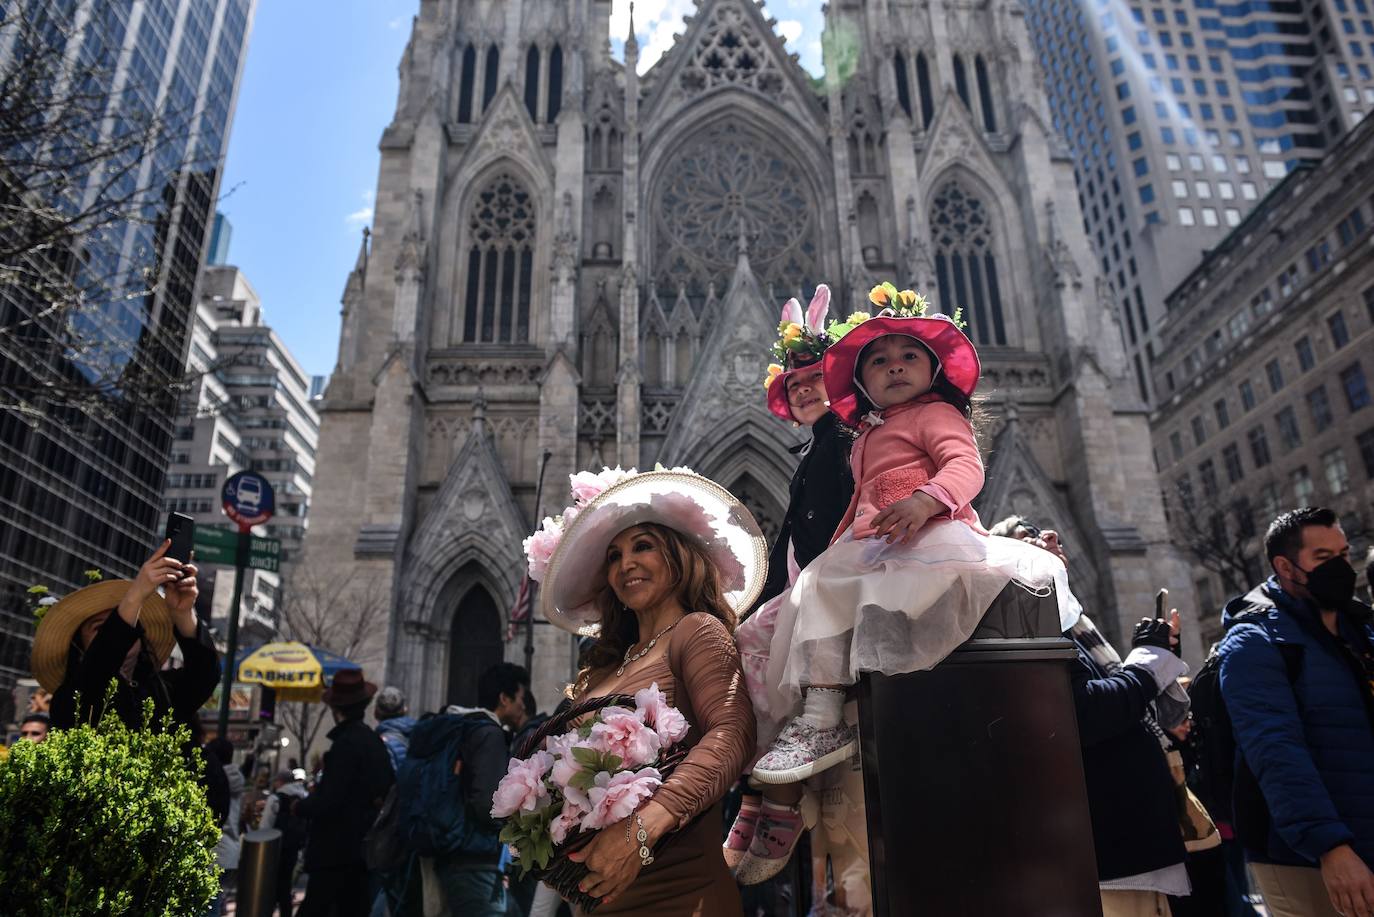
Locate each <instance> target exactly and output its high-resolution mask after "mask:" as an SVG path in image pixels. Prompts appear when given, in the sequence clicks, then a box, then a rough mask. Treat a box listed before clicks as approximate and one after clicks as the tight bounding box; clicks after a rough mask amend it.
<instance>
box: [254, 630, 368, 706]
mask: <svg viewBox="0 0 1374 917" xmlns="http://www.w3.org/2000/svg"><path fill="white" fill-rule="evenodd" d="M237 657H238V658H237V660H236V663H237V664H236V665H235V669H236V670H237V675H238V680H239V681H241V682H246V683H249V684H259V685H265V686H267V687H269V688H272V689H273V690H275V691H276V692H277V698H278V699H279V700H296V701H318V700H319V699H320V695H321V694H323V693H324V689H325V688H326V687H327V686H328V685H329V684H330V683H331V682H332V681H333V680H334V675H335V673H336V672H339V671H340V670H342V669H356V668H358V665H357V663H354V662H350V661H349V660H347V659H345V658H344V657H342V656H340V655H339V654H338V653H331V652H330V651H329V650H326V649H320V648H319V647H317V646H307V645H306V644H304V643H297V642H295V641H294V640H288V641H283V642H279V643H264V644H263V645H262V646H258V647H245V648H243V649H241V650H239V651H238V654H237Z"/></svg>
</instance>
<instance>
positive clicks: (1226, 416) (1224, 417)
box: [1212, 398, 1231, 430]
mask: <svg viewBox="0 0 1374 917" xmlns="http://www.w3.org/2000/svg"><path fill="white" fill-rule="evenodd" d="M1212 410H1213V411H1215V412H1216V415H1217V429H1218V430H1225V429H1226V428H1227V427H1229V426H1230V425H1231V413H1230V411H1228V410H1227V408H1226V399H1225V398H1218V399H1217V400H1216V401H1214V402H1213V403H1212Z"/></svg>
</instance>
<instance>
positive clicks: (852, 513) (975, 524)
mask: <svg viewBox="0 0 1374 917" xmlns="http://www.w3.org/2000/svg"><path fill="white" fill-rule="evenodd" d="M923 397H925V398H929V399H930V400H917V401H908V402H905V403H903V404H899V405H894V406H893V407H890V408H888V409H886V410H885V411H883V412H882V421H883V422H882V423H881V424H875V425H873V426H870V427H868V428H867V429H865V430H864V432H863V433H861V434H860V435H859V438H858V439H857V440H856V441H855V443H854V448H853V450H852V451H851V452H850V456H849V462H850V465H851V467H852V468H853V469H854V485H855V486H854V497H853V499H852V500H850V502H849V509H848V511H846V513H845V516H844V519H843V521H841V522H840V525H839V528H837V529H836V530H835V538H836V539H837V538H839V536H840V534H841V533H842V532H844V530H845V529H846V528H848V527H849V525H850V524H851V523H853V525H854V537H856V538H867V537H869V536H871V535H872V534H873V533H874V527H873V523H872V519H873V517H874V516H876V515H877V514H878V512H879V511H880V510H882V509H884V508H886V507H888V506H891V505H892V504H893V503H896V502H897V501H898V500H904V499H906V498H907V497H909V496H911V495H912V494H914V493H916V492H917V491H918V490H919V491H922V492H924V493H927V494H929V495H930V496H932V497H934V498H935V499H936V500H939V501H940V502H941V503H943V504H944V505H945V507H946V509H947V512H946V513H943V514H941V516H940V517H937V518H949V519H957V520H959V521H960V522H964V523H967V524H968V525H969V526H971V527H972V528H974V529H975V530H976V531H979V532H982V531H984V529H983V527H982V525H981V524H980V523H979V521H978V514H977V513H976V512H974V511H973V507H972V506H970V505H969V504H971V503H972V502H973V498H974V497H976V496H978V492H979V491H980V490H982V489H983V460H982V459H981V458H980V457H979V455H978V444H977V442H976V441H975V440H974V438H973V428H972V427H971V426H969V422H968V420H967V419H965V418H964V415H962V414H960V413H959V411H958V410H957V409H956V408H955V407H954V406H953V405H951V404H949V403H948V402H945V401H940V400H937V399H936V397H935V396H923ZM832 542H833V539H832Z"/></svg>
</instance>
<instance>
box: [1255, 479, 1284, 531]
mask: <svg viewBox="0 0 1374 917" xmlns="http://www.w3.org/2000/svg"><path fill="white" fill-rule="evenodd" d="M1281 504H1282V500H1281V499H1280V497H1279V485H1277V484H1273V483H1270V484H1265V485H1264V486H1263V487H1261V488H1260V491H1259V512H1260V518H1262V519H1264V524H1265V525H1266V526H1267V525H1268V524H1269V522H1270V520H1272V519H1273V518H1274V517H1275V516H1277V515H1278V514H1279V507H1280V505H1281Z"/></svg>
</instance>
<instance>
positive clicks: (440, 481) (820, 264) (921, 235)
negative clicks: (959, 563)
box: [306, 0, 1191, 709]
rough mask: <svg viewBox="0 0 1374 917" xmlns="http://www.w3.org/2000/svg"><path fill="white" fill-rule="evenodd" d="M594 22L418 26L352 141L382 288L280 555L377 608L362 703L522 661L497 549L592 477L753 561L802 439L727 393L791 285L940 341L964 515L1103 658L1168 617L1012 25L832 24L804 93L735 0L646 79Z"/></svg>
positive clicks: (1159, 531) (1097, 330) (437, 7)
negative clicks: (969, 352)
mask: <svg viewBox="0 0 1374 917" xmlns="http://www.w3.org/2000/svg"><path fill="white" fill-rule="evenodd" d="M610 13H611V3H610V0H480V2H479V0H424V2H423V3H421V5H420V14H419V16H418V17H417V18H416V20H415V23H414V27H413V33H412V36H411V41H410V43H409V45H408V46H407V50H406V53H405V56H404V58H403V60H402V64H401V69H402V81H401V82H402V90H401V93H400V98H399V99H398V104H397V109H396V113H395V116H394V118H393V120H392V122H391V124H389V125H388V126H387V127H386V129H385V131H384V132H383V134H382V138H381V159H382V161H381V168H380V171H379V175H378V185H377V193H376V200H377V214H376V218H375V222H374V225H373V227H372V229H373V233H372V237H371V246H370V249H369V252H368V256H367V257H368V263H371V264H373V265H374V267H375V266H377V265H383V266H385V270H375V269H374V270H371V271H370V272H368V273H366V283H363V282H362V281H363V274H362V273H358V272H355V276H353V277H351V278H350V280H349V283H348V289H347V292H346V294H345V303H344V307H345V321H344V334H343V338H344V344H343V345H341V348H340V359H339V364H338V367H337V369H336V372H335V374H334V377H333V379H332V380H331V384H330V386H329V390H328V397H327V400H326V401H325V404H324V409H323V411H322V418H323V421H322V429H321V434H320V446H319V455H320V458H319V468H320V471H319V474H318V475H317V477H316V480H315V485H316V493H317V495H318V496H317V499H316V501H315V507H314V508H313V509H312V521H311V530H310V534H309V537H308V538H307V541H306V553H307V558H306V563H307V564H309V565H311V566H313V567H315V568H317V569H318V570H319V572H320V573H321V574H322V575H327V576H331V575H332V576H338V577H350V578H352V580H354V581H357V582H358V583H360V584H362V585H365V586H367V588H370V589H373V590H375V591H377V592H378V593H380V594H383V595H385V596H386V598H387V601H386V603H385V604H386V607H387V608H388V609H389V612H388V617H387V621H386V623H385V626H384V627H379V630H378V633H377V636H376V639H375V646H373V647H371V648H370V652H371V653H372V655H371V656H369V657H368V658H367V660H366V661H367V662H369V664H370V665H371V666H372V671H374V672H376V674H377V676H378V677H384V678H386V680H387V681H389V682H392V683H396V684H399V685H401V686H402V687H403V688H405V689H406V690H407V691H408V692H409V693H410V696H411V699H412V703H413V704H414V705H415V706H417V707H425V708H430V709H433V708H435V707H437V706H440V705H442V704H444V703H448V702H459V703H472V702H474V701H475V696H474V695H473V693H472V692H473V690H474V689H475V678H476V673H477V672H480V671H481V670H482V669H483V668H485V667H486V666H487V665H489V664H491V663H492V662H494V661H498V660H500V659H502V658H510V659H512V660H515V661H521V660H522V648H521V647H520V646H518V645H515V644H507V643H505V642H504V640H503V638H502V635H503V634H504V633H505V632H506V626H507V624H508V623H509V622H508V616H509V614H510V612H511V609H512V608H513V606H514V605H515V600H516V596H517V594H518V593H519V589H520V580H521V571H522V569H523V563H524V561H523V557H522V553H521V540H522V539H523V538H524V536H525V535H526V534H527V533H528V532H529V531H530V530H531V529H532V528H533V527H534V525H535V524H536V523H537V522H538V519H537V516H536V513H540V514H547V513H550V512H553V511H555V510H556V509H557V508H558V507H559V506H560V505H561V503H560V501H561V499H562V498H563V496H564V494H563V489H564V486H565V482H566V480H567V477H566V476H567V475H568V474H569V473H571V472H573V471H576V470H578V469H580V468H584V467H587V466H588V465H589V464H591V463H592V462H593V461H595V460H598V459H601V458H604V459H605V460H607V461H609V462H611V463H616V462H618V463H620V464H622V465H624V466H627V467H628V466H631V465H635V466H639V467H641V468H642V467H646V466H652V465H653V464H654V463H655V462H662V463H663V464H665V465H679V464H687V465H691V466H693V467H694V468H696V469H697V470H699V471H701V472H702V473H704V474H706V475H708V476H710V477H712V478H714V479H716V480H717V481H719V482H720V483H721V484H722V485H724V486H726V487H728V488H730V489H731V490H732V491H734V492H735V493H736V494H738V495H739V496H740V498H741V499H742V500H743V501H744V502H745V503H746V504H747V505H748V506H749V507H750V508H751V509H752V510H753V511H754V512H755V514H756V515H757V516H758V517H759V518H760V519H761V520H762V522H763V525H764V527H765V530H768V531H772V530H774V529H775V526H776V524H777V521H778V520H779V519H780V517H781V515H782V512H783V509H784V507H785V506H786V504H787V499H788V482H789V478H790V476H791V473H792V470H793V467H794V464H795V457H794V456H793V454H792V453H791V452H789V451H788V450H789V447H791V446H794V445H796V444H797V442H798V441H799V434H798V431H795V430H793V429H792V428H791V427H789V426H787V425H785V424H780V423H778V422H777V421H776V419H775V418H773V417H772V416H771V415H770V414H769V413H768V412H767V410H766V408H765V407H764V405H763V401H762V398H761V397H760V389H759V386H758V378H759V373H760V372H761V369H762V367H763V365H764V364H765V363H766V362H767V361H766V351H767V347H768V344H769V342H770V340H771V335H772V334H773V329H775V328H776V322H777V309H778V306H779V304H780V302H781V301H782V300H783V299H785V298H786V297H788V296H791V295H797V296H800V297H802V299H803V301H805V300H806V299H808V298H809V297H810V295H811V292H812V290H813V289H814V286H815V284H817V283H819V282H822V281H824V282H828V283H830V284H832V286H833V287H834V288H835V289H836V291H837V293H840V295H839V296H838V297H837V299H838V302H837V306H836V311H839V310H840V309H842V308H845V307H849V306H852V305H857V303H856V301H857V300H859V299H861V298H862V296H863V293H864V291H866V290H867V289H868V287H869V286H871V285H872V284H873V283H875V282H877V281H880V280H884V279H895V280H897V281H899V282H901V283H903V284H907V283H914V284H915V285H917V286H919V287H920V288H921V289H922V290H923V292H925V293H927V294H928V295H929V296H930V297H931V298H932V299H933V300H934V301H936V302H937V303H939V305H940V306H941V307H942V308H943V309H945V310H946V311H952V310H953V309H954V308H961V309H962V310H963V313H964V315H965V317H966V318H967V320H968V321H969V324H970V333H971V335H972V336H973V338H974V340H975V341H976V343H977V344H978V346H979V349H980V352H981V354H982V357H983V363H984V367H985V383H984V394H985V395H986V396H987V398H988V403H989V407H990V410H991V413H992V414H993V417H994V419H993V421H992V423H991V425H990V428H989V430H988V431H987V434H988V435H987V439H986V445H987V446H989V447H990V450H991V451H990V452H989V454H988V456H987V460H988V462H989V463H990V467H995V468H996V469H997V474H998V480H997V481H990V482H989V486H988V487H987V488H985V490H984V493H983V495H982V497H981V498H980V502H979V503H978V504H977V508H978V510H979V512H980V513H981V514H982V516H983V518H984V520H985V521H986V522H989V523H991V522H993V521H995V520H996V519H998V518H1000V517H1001V516H1003V515H1006V514H1007V513H1010V512H1013V511H1014V512H1020V513H1024V514H1026V515H1028V516H1030V517H1032V518H1034V519H1035V520H1036V521H1038V522H1040V523H1041V524H1049V525H1054V526H1056V527H1058V528H1059V529H1060V530H1061V531H1063V532H1064V533H1065V538H1066V540H1068V541H1069V542H1070V543H1071V544H1075V545H1079V546H1081V547H1080V550H1079V551H1078V552H1076V555H1077V556H1076V557H1075V558H1074V563H1075V564H1077V566H1075V567H1074V569H1073V575H1074V579H1075V583H1076V584H1078V583H1081V584H1083V585H1082V588H1081V589H1079V594H1080V597H1081V598H1082V599H1083V600H1084V602H1085V604H1087V605H1090V606H1091V607H1093V608H1095V609H1096V610H1097V611H1098V613H1099V623H1100V624H1102V625H1103V626H1104V627H1105V628H1106V629H1107V630H1108V631H1109V632H1113V631H1115V630H1116V629H1117V627H1118V624H1117V618H1118V617H1119V618H1120V620H1121V621H1122V622H1125V621H1128V620H1131V619H1134V618H1135V617H1138V615H1139V610H1140V609H1141V608H1144V607H1148V602H1149V598H1150V596H1151V594H1152V591H1153V589H1154V588H1156V587H1157V586H1161V585H1167V586H1169V588H1170V589H1171V590H1174V592H1175V594H1176V595H1180V596H1181V597H1182V598H1183V600H1184V601H1186V600H1187V596H1188V590H1189V589H1190V588H1191V587H1190V583H1189V581H1188V577H1187V575H1186V571H1184V570H1183V569H1182V568H1181V566H1180V565H1179V564H1178V563H1177V561H1176V560H1175V559H1174V557H1173V555H1172V553H1171V550H1170V549H1169V548H1168V547H1167V535H1166V531H1165V528H1164V521H1163V513H1162V508H1161V504H1160V499H1159V493H1158V490H1157V489H1156V488H1154V487H1152V486H1150V484H1149V482H1150V481H1152V480H1153V478H1154V470H1153V467H1152V464H1151V459H1150V445H1149V437H1148V431H1147V429H1146V422H1145V416H1144V414H1143V413H1142V407H1141V405H1140V403H1139V401H1138V399H1137V398H1136V397H1135V396H1134V395H1133V393H1132V386H1131V385H1129V384H1127V383H1126V382H1125V381H1124V380H1125V377H1124V375H1123V370H1124V366H1123V365H1122V361H1121V345H1120V342H1118V341H1115V340H1112V339H1111V335H1113V334H1119V329H1117V328H1116V326H1115V324H1114V323H1112V322H1110V321H1104V319H1103V316H1102V314H1101V310H1102V308H1103V305H1102V301H1101V299H1102V298H1101V297H1100V296H1098V295H1096V293H1095V291H1096V290H1097V288H1098V278H1097V275H1096V273H1095V268H1094V265H1095V264H1096V261H1095V259H1094V257H1093V254H1092V252H1091V250H1090V248H1089V245H1088V241H1087V239H1086V238H1085V237H1084V235H1083V232H1082V228H1081V227H1082V219H1081V213H1080V210H1079V204H1078V200H1077V196H1076V194H1075V193H1074V183H1073V175H1072V163H1071V162H1070V161H1069V160H1068V159H1067V158H1066V157H1065V155H1064V154H1063V152H1062V144H1061V143H1060V142H1059V140H1058V138H1056V137H1055V136H1054V133H1053V130H1052V128H1051V126H1049V125H1048V124H1047V122H1046V120H1045V116H1044V111H1045V106H1044V101H1043V98H1042V97H1041V94H1040V91H1039V89H1038V88H1037V87H1036V84H1035V82H1034V81H1033V80H1029V79H1027V73H1028V72H1029V69H1028V68H1030V67H1031V63H1032V62H1031V61H1030V59H1029V58H1028V57H1026V56H1025V55H1024V54H1022V53H1020V52H1018V51H1016V49H1017V48H1025V47H1029V46H1030V45H1029V39H1028V37H1027V36H1026V35H1025V34H1024V33H1025V26H1024V22H1023V20H1022V18H1021V16H1020V15H1019V13H1018V12H1017V4H1015V3H1013V2H1011V0H990V2H988V3H985V4H975V5H968V4H963V5H959V4H955V5H939V4H935V5H928V6H925V7H921V8H920V9H918V10H916V11H914V12H913V10H912V8H911V7H909V6H903V5H898V4H894V3H891V2H886V0H882V2H860V0H832V2H831V3H830V4H829V5H828V8H827V12H826V26H827V29H828V30H829V33H830V34H829V36H827V42H826V47H827V59H826V64H827V68H828V69H829V72H828V73H827V78H826V79H825V81H824V82H823V84H821V85H819V86H818V85H817V83H816V82H815V81H814V80H813V78H812V76H811V75H810V74H808V73H806V72H805V71H804V70H803V69H802V68H801V66H800V65H799V64H798V62H797V59H796V57H795V56H794V55H792V54H790V53H789V52H788V50H787V48H786V46H785V44H784V42H783V40H782V38H781V37H780V36H778V35H777V34H776V32H775V23H773V22H771V21H770V20H768V19H767V18H765V16H764V15H763V14H762V13H761V12H760V6H759V4H758V3H757V2H755V0H699V2H698V3H697V4H696V8H695V11H694V12H693V13H692V15H691V16H689V17H688V19H687V20H686V22H685V23H684V26H683V30H682V34H681V35H680V36H679V38H678V39H677V41H676V42H675V43H674V44H673V46H672V47H671V48H670V49H669V50H668V51H667V52H666V53H665V54H664V55H663V56H662V57H661V58H660V59H659V60H657V61H655V62H654V63H653V65H652V66H650V67H649V68H648V69H647V70H645V72H644V73H643V74H640V73H639V55H640V53H641V49H640V47H639V44H638V42H637V41H636V38H635V35H634V24H633V13H632V14H631V26H630V31H629V34H628V35H627V36H626V40H625V54H624V59H623V61H621V60H616V59H614V58H613V57H612V56H611V53H610V47H609V45H610V40H609V39H610ZM841 39H842V40H841ZM743 250H747V255H742V254H741V252H742V251H743ZM479 392H480V398H479ZM1013 399H1014V402H1015V404H1016V410H1017V417H1018V422H1017V424H1016V425H1015V427H1014V428H1012V429H1006V430H1004V421H1003V419H1002V410H1003V406H1004V405H1005V404H1008V403H1010V402H1011V401H1012V400H1013ZM479 403H483V404H484V407H482V408H481V409H480V410H481V411H482V412H483V414H484V420H483V422H482V424H481V427H482V429H483V435H482V436H480V437H475V436H473V435H472V434H471V431H472V429H473V418H474V416H475V414H476V413H477V412H478V410H479V408H478V405H479ZM545 456H547V459H546V458H545ZM545 461H547V470H546V476H545V481H546V485H545V490H546V494H545V497H544V500H543V502H542V504H541V505H540V506H539V507H536V505H535V491H536V485H537V482H538V480H539V472H540V469H541V467H543V466H544V463H545ZM1120 626H1121V627H1124V626H1125V625H1124V623H1123V624H1121V625H1120ZM535 656H536V660H535V662H536V665H535V669H536V673H537V674H536V683H535V686H534V688H535V693H536V695H537V696H538V697H540V698H541V699H542V700H543V701H544V702H546V703H548V702H550V701H549V700H548V699H550V698H554V697H556V696H557V695H558V693H559V692H560V691H561V689H562V683H563V681H565V680H566V678H567V677H568V676H569V675H570V674H571V667H572V662H573V658H574V655H573V650H572V648H571V645H570V643H569V641H568V638H567V637H566V635H564V634H562V633H561V632H558V631H556V629H554V628H552V627H547V626H544V625H542V624H539V625H537V626H536V627H535ZM383 665H384V666H386V667H387V670H386V671H385V672H380V671H376V670H377V667H381V666H383Z"/></svg>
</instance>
